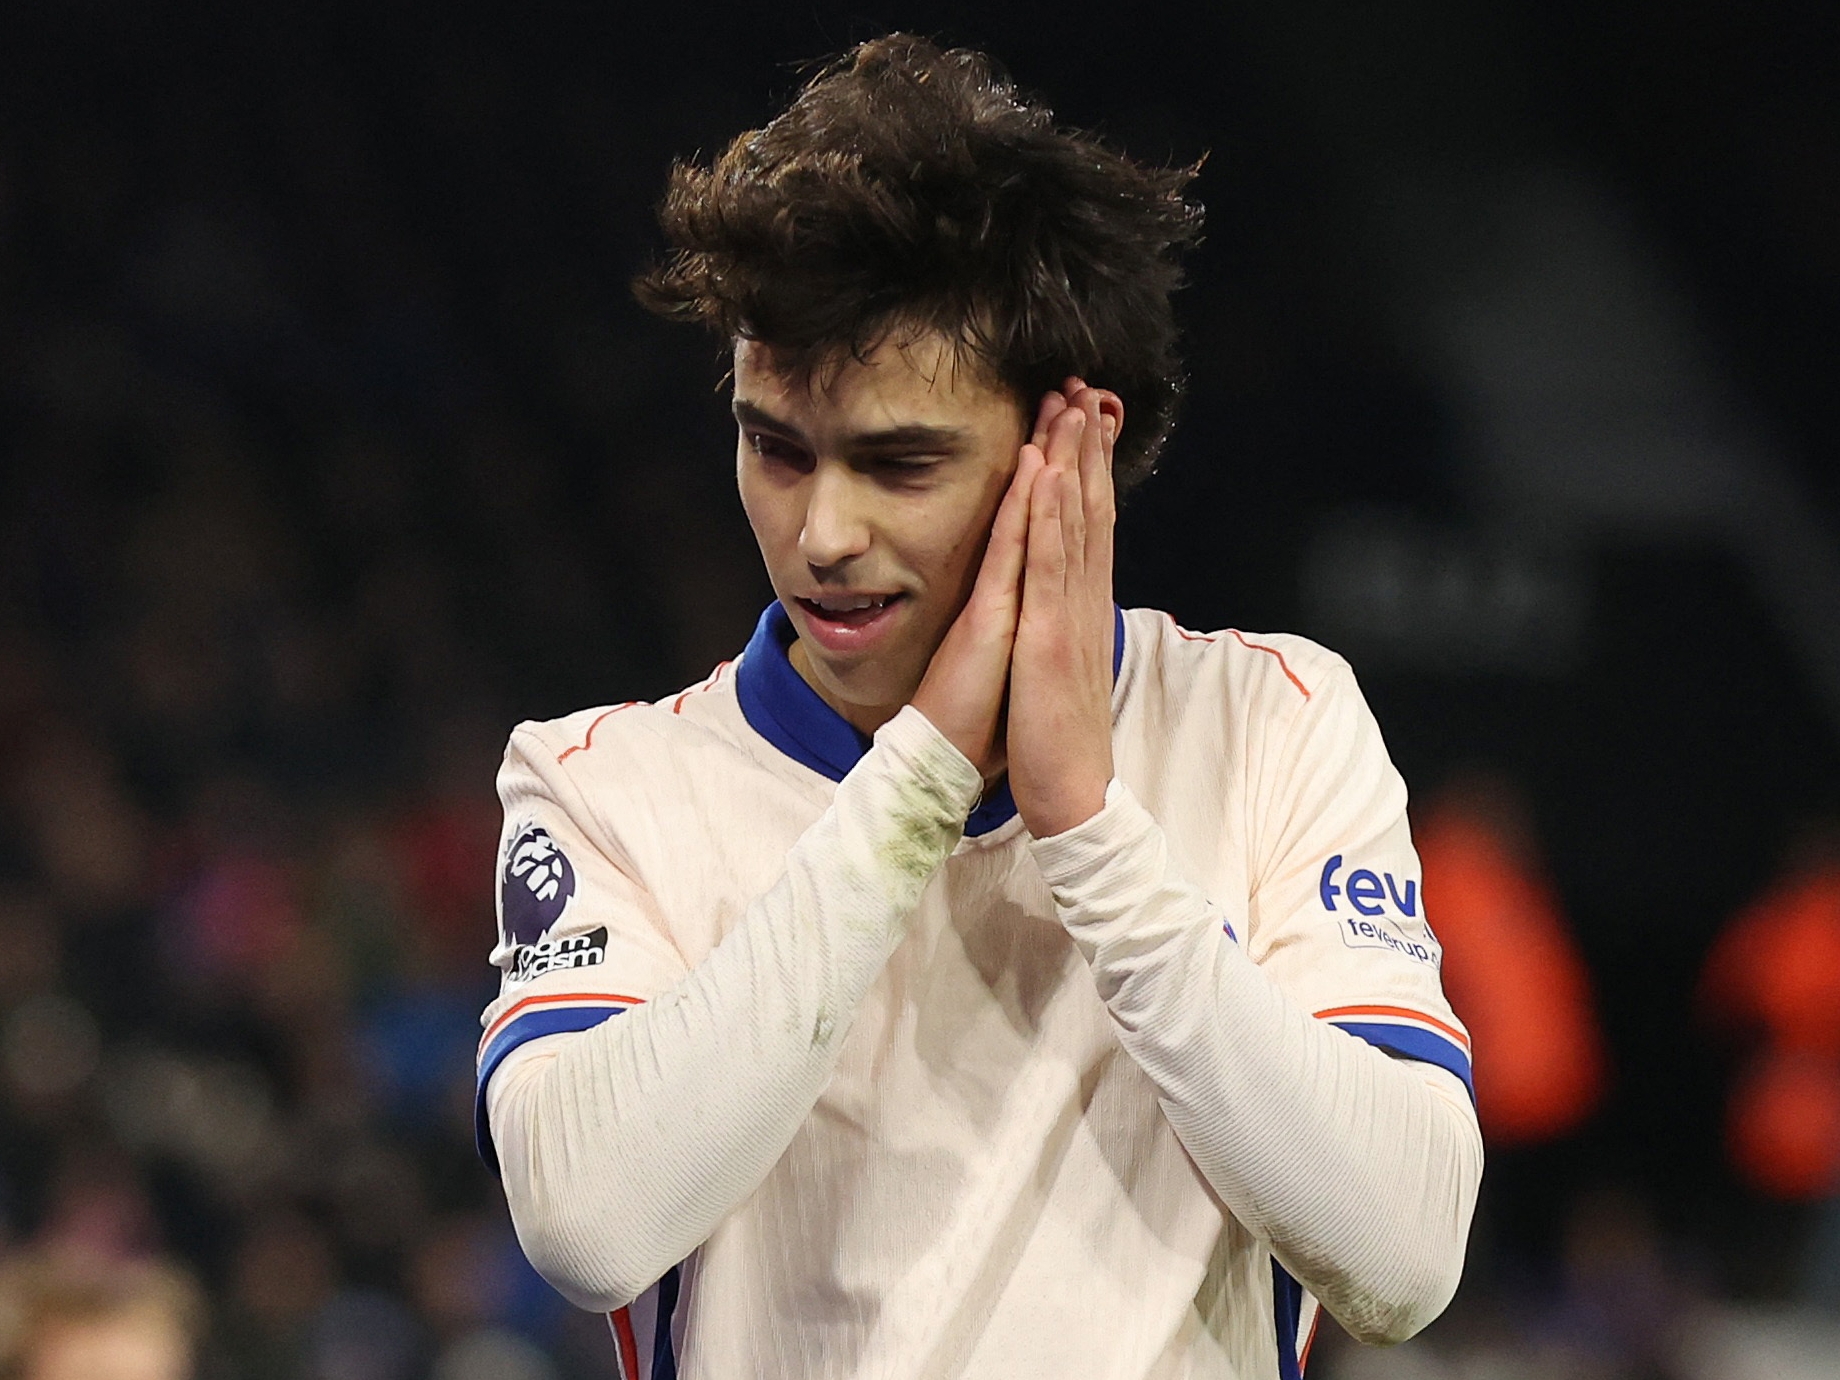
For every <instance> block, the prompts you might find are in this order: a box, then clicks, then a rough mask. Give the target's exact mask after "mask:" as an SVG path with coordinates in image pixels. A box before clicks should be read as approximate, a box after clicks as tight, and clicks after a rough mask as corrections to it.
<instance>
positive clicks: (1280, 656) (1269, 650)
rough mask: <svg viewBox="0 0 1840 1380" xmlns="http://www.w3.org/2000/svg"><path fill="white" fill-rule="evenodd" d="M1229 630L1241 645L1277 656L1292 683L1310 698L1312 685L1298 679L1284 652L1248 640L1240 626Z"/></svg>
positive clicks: (1306, 697)
mask: <svg viewBox="0 0 1840 1380" xmlns="http://www.w3.org/2000/svg"><path fill="white" fill-rule="evenodd" d="M1227 631H1228V632H1230V633H1232V634H1233V635H1234V636H1235V637H1237V638H1238V639H1239V645H1240V646H1242V647H1250V648H1252V650H1253V651H1255V652H1265V653H1267V654H1269V655H1271V656H1275V657H1277V658H1278V665H1279V666H1280V667H1282V668H1283V671H1284V674H1285V675H1286V676H1287V677H1288V678H1289V679H1290V683H1291V684H1292V685H1294V686H1296V687H1297V689H1298V690H1299V691H1301V692H1302V694H1303V697H1304V698H1305V699H1306V700H1307V699H1309V698H1310V687H1309V686H1307V685H1305V684H1304V683H1303V682H1302V681H1300V680H1298V679H1297V673H1296V672H1295V671H1293V670H1291V664H1290V662H1288V661H1286V660H1285V659H1284V653H1283V652H1281V651H1279V650H1278V649H1277V648H1276V647H1267V646H1265V645H1264V644H1263V643H1261V642H1248V641H1246V634H1244V633H1243V632H1241V631H1240V630H1239V629H1238V628H1228V629H1227Z"/></svg>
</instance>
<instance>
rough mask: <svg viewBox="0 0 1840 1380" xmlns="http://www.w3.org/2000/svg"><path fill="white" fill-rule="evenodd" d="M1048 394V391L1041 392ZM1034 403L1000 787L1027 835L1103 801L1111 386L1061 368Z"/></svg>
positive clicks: (1079, 818)
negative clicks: (1035, 460)
mask: <svg viewBox="0 0 1840 1380" xmlns="http://www.w3.org/2000/svg"><path fill="white" fill-rule="evenodd" d="M1054 396H1055V395H1054V394H1050V395H1049V398H1050V399H1052V398H1053V397H1054ZM1062 396H1063V398H1064V400H1065V405H1064V406H1063V407H1061V408H1058V409H1050V408H1049V407H1048V406H1047V404H1046V403H1044V405H1043V408H1042V414H1041V415H1042V417H1043V418H1044V419H1045V420H1044V421H1043V422H1042V423H1041V424H1039V425H1038V427H1037V430H1036V434H1035V439H1034V440H1033V441H1032V442H1031V443H1030V444H1029V445H1026V446H1024V447H1023V448H1022V453H1023V458H1024V462H1025V463H1026V462H1027V461H1028V460H1029V459H1030V457H1031V455H1039V456H1040V458H1041V471H1040V473H1039V474H1038V475H1037V477H1036V479H1035V482H1034V488H1033V491H1032V494H1031V496H1030V502H1029V520H1028V551H1027V558H1026V562H1025V565H1024V570H1023V577H1022V612H1021V616H1020V617H1019V619H1018V621H1017V625H1016V636H1015V650H1014V652H1013V654H1012V655H1011V658H1010V691H1009V723H1008V731H1007V745H1008V756H1009V785H1010V793H1011V794H1012V795H1013V796H1014V797H1015V800H1016V809H1017V811H1018V812H1019V813H1020V814H1021V815H1022V820H1023V823H1025V824H1026V825H1028V828H1029V832H1030V833H1031V834H1033V835H1034V836H1035V837H1036V838H1047V837H1049V836H1050V835H1053V834H1059V833H1064V832H1065V831H1067V830H1068V829H1071V828H1073V827H1074V826H1075V825H1077V824H1082V823H1084V822H1085V821H1086V820H1088V819H1090V818H1092V816H1094V815H1095V814H1097V813H1098V812H1099V811H1100V810H1101V809H1103V808H1104V805H1105V788H1106V785H1107V783H1109V782H1110V781H1111V779H1112V633H1113V612H1112V528H1113V525H1114V523H1115V521H1116V518H1117V507H1116V502H1115V498H1114V495H1113V491H1112V447H1113V444H1114V443H1115V442H1116V441H1117V439H1118V431H1119V428H1120V427H1121V426H1122V425H1123V423H1124V405H1123V404H1122V403H1121V402H1120V401H1119V399H1118V396H1117V394H1115V393H1109V392H1106V391H1104V390H1101V389H1096V388H1089V387H1087V386H1086V384H1085V383H1083V382H1082V381H1081V380H1079V379H1068V380H1067V382H1066V384H1065V386H1064V388H1063V391H1062Z"/></svg>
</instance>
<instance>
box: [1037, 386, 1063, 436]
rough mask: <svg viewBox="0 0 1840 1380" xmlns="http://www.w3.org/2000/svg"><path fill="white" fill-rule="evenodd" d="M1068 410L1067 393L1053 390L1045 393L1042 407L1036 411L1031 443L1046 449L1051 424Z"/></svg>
mask: <svg viewBox="0 0 1840 1380" xmlns="http://www.w3.org/2000/svg"><path fill="white" fill-rule="evenodd" d="M1066 410H1067V395H1066V394H1065V393H1057V392H1055V391H1054V390H1053V389H1052V388H1050V389H1049V390H1048V391H1047V392H1046V393H1044V394H1043V395H1042V399H1041V406H1040V407H1038V408H1036V409H1035V430H1034V432H1033V433H1031V435H1030V437H1029V439H1030V441H1031V442H1032V443H1033V444H1035V445H1037V446H1041V447H1044V448H1045V447H1046V446H1047V444H1048V425H1049V423H1051V422H1052V421H1053V420H1054V419H1055V418H1056V417H1058V416H1060V414H1061V413H1063V412H1065V411H1066Z"/></svg>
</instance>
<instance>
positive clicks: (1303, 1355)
mask: <svg viewBox="0 0 1840 1380" xmlns="http://www.w3.org/2000/svg"><path fill="white" fill-rule="evenodd" d="M1322 1313H1323V1311H1322V1304H1321V1303H1320V1302H1319V1303H1318V1304H1317V1305H1316V1312H1315V1313H1314V1314H1313V1315H1311V1318H1310V1335H1309V1336H1308V1337H1306V1338H1304V1342H1303V1350H1302V1351H1300V1352H1298V1353H1297V1374H1298V1375H1299V1376H1301V1375H1302V1374H1303V1373H1304V1371H1306V1370H1308V1369H1309V1366H1310V1348H1311V1347H1313V1346H1315V1345H1316V1329H1317V1328H1318V1327H1321V1326H1322Z"/></svg>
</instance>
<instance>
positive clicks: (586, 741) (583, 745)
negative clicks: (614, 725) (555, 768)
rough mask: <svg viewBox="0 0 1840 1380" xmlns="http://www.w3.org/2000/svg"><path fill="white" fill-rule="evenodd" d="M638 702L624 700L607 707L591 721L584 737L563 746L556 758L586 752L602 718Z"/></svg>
mask: <svg viewBox="0 0 1840 1380" xmlns="http://www.w3.org/2000/svg"><path fill="white" fill-rule="evenodd" d="M638 703H639V701H638V700H628V701H626V703H625V704H616V705H614V707H613V708H612V709H609V710H608V711H607V712H606V713H605V714H602V715H601V716H600V718H598V719H596V720H595V721H594V722H593V723H591V724H589V725H588V734H587V736H586V737H585V738H583V739H582V740H581V741H580V742H579V743H577V744H575V746H574V747H572V748H564V749H563V750H562V751H561V752H559V753H557V754H556V760H557V761H558V762H560V761H562V760H563V759H564V758H565V757H573V756H574V755H575V754H576V753H578V752H586V751H587V750H588V749H589V748H591V747H593V746H594V730H595V729H597V728H599V727H600V726H601V721H602V720H604V719H610V718H612V717H613V716H614V715H615V714H618V713H619V712H620V711H621V710H622V709H631V708H632V707H633V706H634V705H635V704H638Z"/></svg>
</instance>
